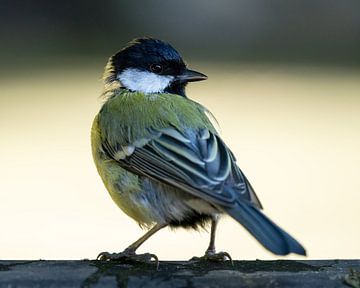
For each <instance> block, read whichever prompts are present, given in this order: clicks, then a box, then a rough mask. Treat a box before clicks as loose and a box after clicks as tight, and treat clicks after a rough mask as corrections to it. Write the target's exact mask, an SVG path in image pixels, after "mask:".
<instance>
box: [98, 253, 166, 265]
mask: <svg viewBox="0 0 360 288" xmlns="http://www.w3.org/2000/svg"><path fill="white" fill-rule="evenodd" d="M96 260H100V261H119V262H132V263H134V262H135V263H144V264H153V263H155V264H156V267H158V266H159V258H158V257H157V256H156V255H155V254H150V253H144V254H136V253H135V251H133V250H130V249H125V250H124V251H123V252H120V253H109V252H101V253H100V254H99V255H98V256H97V257H96Z"/></svg>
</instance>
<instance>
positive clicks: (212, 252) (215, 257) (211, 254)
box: [190, 215, 232, 263]
mask: <svg viewBox="0 0 360 288" xmlns="http://www.w3.org/2000/svg"><path fill="white" fill-rule="evenodd" d="M218 222H219V216H218V215H215V216H214V217H213V219H212V220H211V231H210V243H209V247H208V248H207V250H206V252H205V255H204V256H202V257H193V258H191V259H190V261H215V262H223V261H226V260H230V261H231V263H232V259H231V256H230V254H229V253H227V252H219V253H216V249H215V236H216V227H217V225H218Z"/></svg>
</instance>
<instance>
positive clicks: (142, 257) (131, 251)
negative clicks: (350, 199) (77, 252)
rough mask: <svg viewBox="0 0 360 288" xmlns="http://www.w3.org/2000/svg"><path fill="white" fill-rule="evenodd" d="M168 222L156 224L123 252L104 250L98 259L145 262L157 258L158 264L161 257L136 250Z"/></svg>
mask: <svg viewBox="0 0 360 288" xmlns="http://www.w3.org/2000/svg"><path fill="white" fill-rule="evenodd" d="M166 226H167V224H156V225H155V226H154V227H152V228H151V229H150V230H149V231H148V232H146V233H145V234H144V235H143V236H142V237H140V238H139V239H138V240H136V241H135V242H134V243H132V244H131V245H130V246H129V247H127V248H126V249H125V250H124V251H123V252H120V253H108V252H102V253H100V254H99V256H98V257H97V258H96V259H97V260H105V261H110V260H118V261H125V262H126V261H130V262H143V263H151V262H152V260H155V262H156V264H158V262H159V259H158V258H157V256H156V255H154V254H150V253H144V254H136V253H135V251H136V250H137V249H138V248H139V247H140V245H141V244H143V243H144V242H145V241H146V240H147V239H149V238H150V237H151V236H152V235H153V234H155V233H156V232H157V231H159V230H160V229H162V228H164V227H166Z"/></svg>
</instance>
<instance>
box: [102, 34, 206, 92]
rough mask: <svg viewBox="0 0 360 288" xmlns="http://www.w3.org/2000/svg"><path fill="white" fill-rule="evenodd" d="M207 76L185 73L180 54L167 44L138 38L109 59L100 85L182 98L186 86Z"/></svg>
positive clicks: (191, 71)
mask: <svg viewBox="0 0 360 288" xmlns="http://www.w3.org/2000/svg"><path fill="white" fill-rule="evenodd" d="M205 79H207V76H206V75H204V74H202V73H199V72H196V71H193V70H189V69H187V67H186V64H185V63H184V61H183V59H182V58H181V56H180V54H179V53H178V52H177V51H176V50H175V49H174V48H173V47H172V46H171V45H170V44H168V43H166V42H163V41H161V40H157V39H153V38H138V39H135V40H133V41H131V42H130V43H129V45H128V46H126V47H125V48H123V49H122V50H120V51H119V52H117V53H116V54H115V55H113V56H112V57H110V59H109V61H108V64H107V65H106V68H105V73H104V81H105V85H106V86H108V87H111V86H113V84H114V82H116V83H118V84H120V85H121V87H124V88H126V89H129V90H131V91H138V92H143V93H163V92H165V93H173V94H178V95H182V96H185V86H186V84H187V83H188V82H194V81H201V80H205Z"/></svg>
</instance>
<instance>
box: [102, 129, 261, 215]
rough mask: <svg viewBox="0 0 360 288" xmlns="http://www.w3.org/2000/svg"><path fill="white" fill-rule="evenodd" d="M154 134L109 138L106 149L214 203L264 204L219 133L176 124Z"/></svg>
mask: <svg viewBox="0 0 360 288" xmlns="http://www.w3.org/2000/svg"><path fill="white" fill-rule="evenodd" d="M152 135H153V137H152V138H150V139H143V140H142V141H139V142H138V143H134V145H133V146H127V147H111V146H110V145H109V144H108V143H106V142H105V143H104V145H103V146H104V150H105V151H107V153H108V154H110V156H111V157H112V158H114V159H116V160H117V161H118V162H119V163H120V165H121V166H123V167H125V168H126V169H129V170H131V171H132V172H134V173H137V174H139V175H145V176H147V177H151V178H154V179H157V180H159V181H161V182H165V183H167V184H170V185H173V186H175V187H178V188H180V189H182V190H183V191H186V192H188V193H191V194H193V195H195V196H197V197H199V198H202V199H205V200H207V201H210V202H212V203H214V204H219V205H221V206H228V207H230V206H233V205H234V203H235V201H236V200H244V201H246V202H250V203H252V204H254V205H255V206H257V207H259V208H261V204H260V201H259V200H258V198H257V196H256V194H255V192H254V189H253V188H252V187H251V185H250V183H249V181H248V180H247V179H246V177H245V175H244V174H243V173H242V171H241V170H240V169H239V167H238V166H237V165H236V160H235V157H234V156H233V154H232V153H231V151H230V150H229V149H228V147H227V146H226V145H225V143H224V142H223V141H222V140H221V138H220V137H219V136H218V135H216V134H214V133H212V132H210V131H209V130H208V129H201V130H198V131H195V130H192V129H187V130H185V131H182V132H180V131H178V130H177V129H176V128H166V129H162V130H160V131H152Z"/></svg>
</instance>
